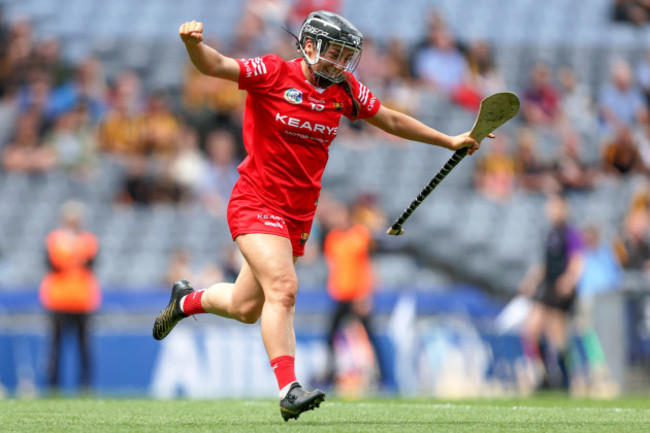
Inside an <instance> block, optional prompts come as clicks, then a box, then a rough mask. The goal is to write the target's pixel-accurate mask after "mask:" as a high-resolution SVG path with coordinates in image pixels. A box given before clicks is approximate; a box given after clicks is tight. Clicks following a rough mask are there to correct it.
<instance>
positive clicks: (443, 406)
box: [327, 401, 650, 412]
mask: <svg viewBox="0 0 650 433" xmlns="http://www.w3.org/2000/svg"><path fill="white" fill-rule="evenodd" d="M349 404H355V405H357V406H360V407H381V406H391V407H399V406H405V407H409V408H419V409H463V410H472V409H476V408H486V409H496V410H540V409H541V410H546V411H549V410H553V411H555V410H558V409H567V408H566V407H564V406H495V405H481V404H477V405H469V404H454V403H444V404H440V403H436V404H425V403H415V404H410V403H407V402H404V403H380V402H362V403H355V402H353V401H350V402H336V401H335V402H328V403H327V405H328V406H338V405H340V406H343V405H349ZM568 409H573V410H579V411H598V412H602V411H612V412H650V409H635V408H622V407H573V408H568Z"/></svg>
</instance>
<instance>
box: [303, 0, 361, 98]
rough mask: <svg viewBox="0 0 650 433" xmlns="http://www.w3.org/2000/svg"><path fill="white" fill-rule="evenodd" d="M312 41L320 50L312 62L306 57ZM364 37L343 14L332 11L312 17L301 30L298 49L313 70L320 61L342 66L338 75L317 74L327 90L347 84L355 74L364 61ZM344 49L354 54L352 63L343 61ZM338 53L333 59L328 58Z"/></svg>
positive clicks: (306, 20)
mask: <svg viewBox="0 0 650 433" xmlns="http://www.w3.org/2000/svg"><path fill="white" fill-rule="evenodd" d="M307 40H311V41H312V42H313V44H314V46H315V47H316V58H315V59H310V58H309V57H308V56H307V54H306V53H305V44H306V42H307ZM362 45H363V35H362V34H361V32H360V31H359V30H357V28H356V27H354V26H353V25H352V23H351V22H350V21H348V20H346V19H345V18H343V17H342V16H341V15H339V14H335V13H334V12H330V11H316V12H312V13H310V14H309V15H308V16H307V18H306V19H305V22H304V23H302V27H300V36H299V44H298V47H299V49H300V52H301V53H302V56H303V58H304V59H305V61H306V62H307V64H309V65H310V66H312V65H315V64H316V63H318V62H319V61H320V60H323V61H325V62H328V63H332V64H334V65H337V66H339V67H340V68H337V71H335V72H329V73H328V72H327V68H325V69H323V70H320V71H313V72H314V76H315V77H314V78H315V79H316V83H317V84H318V85H320V86H323V87H327V86H329V85H332V84H336V83H340V82H342V81H344V80H345V79H346V78H347V77H348V75H350V74H351V73H353V72H354V70H355V69H356V68H357V66H358V65H359V60H360V59H361V51H362ZM344 48H349V49H351V50H352V57H351V58H350V59H347V60H346V59H342V56H343V51H344ZM331 49H334V50H335V51H333V53H334V54H333V55H326V53H328V50H331Z"/></svg>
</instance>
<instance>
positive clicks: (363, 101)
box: [357, 83, 370, 105]
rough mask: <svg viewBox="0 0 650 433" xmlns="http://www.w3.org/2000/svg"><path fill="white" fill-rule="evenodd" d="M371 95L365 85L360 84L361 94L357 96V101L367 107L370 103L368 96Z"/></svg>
mask: <svg viewBox="0 0 650 433" xmlns="http://www.w3.org/2000/svg"><path fill="white" fill-rule="evenodd" d="M369 94H370V90H368V88H367V87H366V86H364V85H363V84H361V83H359V94H358V95H357V100H358V101H359V102H360V103H361V104H362V105H366V103H367V102H368V95H369Z"/></svg>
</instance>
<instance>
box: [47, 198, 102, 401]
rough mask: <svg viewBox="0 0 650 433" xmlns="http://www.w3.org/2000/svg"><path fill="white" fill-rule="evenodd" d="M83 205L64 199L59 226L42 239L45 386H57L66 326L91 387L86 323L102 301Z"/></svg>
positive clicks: (83, 377)
mask: <svg viewBox="0 0 650 433" xmlns="http://www.w3.org/2000/svg"><path fill="white" fill-rule="evenodd" d="M83 218H84V206H83V204H81V203H79V202H75V201H70V202H66V203H65V204H64V205H63V207H62V209H61V226H60V228H58V229H56V230H54V231H52V232H51V233H50V234H48V236H47V239H46V241H45V246H46V249H47V260H48V264H49V267H50V271H49V272H48V274H47V275H46V276H45V278H44V279H43V282H42V283H41V286H40V292H39V296H40V300H41V303H42V304H43V306H44V307H45V309H46V310H48V312H49V313H50V318H51V326H52V328H51V331H52V334H51V338H52V341H51V344H52V346H51V351H50V362H49V371H48V385H49V386H50V388H51V389H52V390H56V389H57V388H58V387H59V363H60V359H61V356H62V353H61V349H62V344H61V339H62V337H63V335H64V334H65V331H66V329H67V328H68V327H72V328H73V329H74V330H75V332H76V333H77V338H78V347H79V366H80V373H81V377H80V383H81V386H82V388H83V389H84V390H86V391H87V390H90V386H91V377H92V374H91V373H92V365H91V353H92V351H91V348H90V332H89V325H90V324H89V322H90V318H91V316H92V314H93V313H94V312H95V311H97V309H98V308H99V305H100V303H101V294H100V289H99V285H98V283H97V279H96V278H95V275H94V273H93V265H94V262H95V258H96V257H97V252H98V248H99V245H98V242H97V238H96V237H95V235H93V234H92V233H90V232H87V231H84V230H83V228H82V224H83Z"/></svg>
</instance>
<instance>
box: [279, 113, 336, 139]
mask: <svg viewBox="0 0 650 433" xmlns="http://www.w3.org/2000/svg"><path fill="white" fill-rule="evenodd" d="M275 121H276V122H280V123H282V124H283V125H288V126H293V127H294V128H298V129H307V130H309V131H312V132H320V133H321V134H327V135H336V134H337V132H338V129H339V128H338V126H335V127H333V128H331V127H329V126H327V125H323V124H321V123H312V122H310V121H309V120H303V119H298V118H297V117H290V116H288V115H282V114H280V113H276V114H275Z"/></svg>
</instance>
